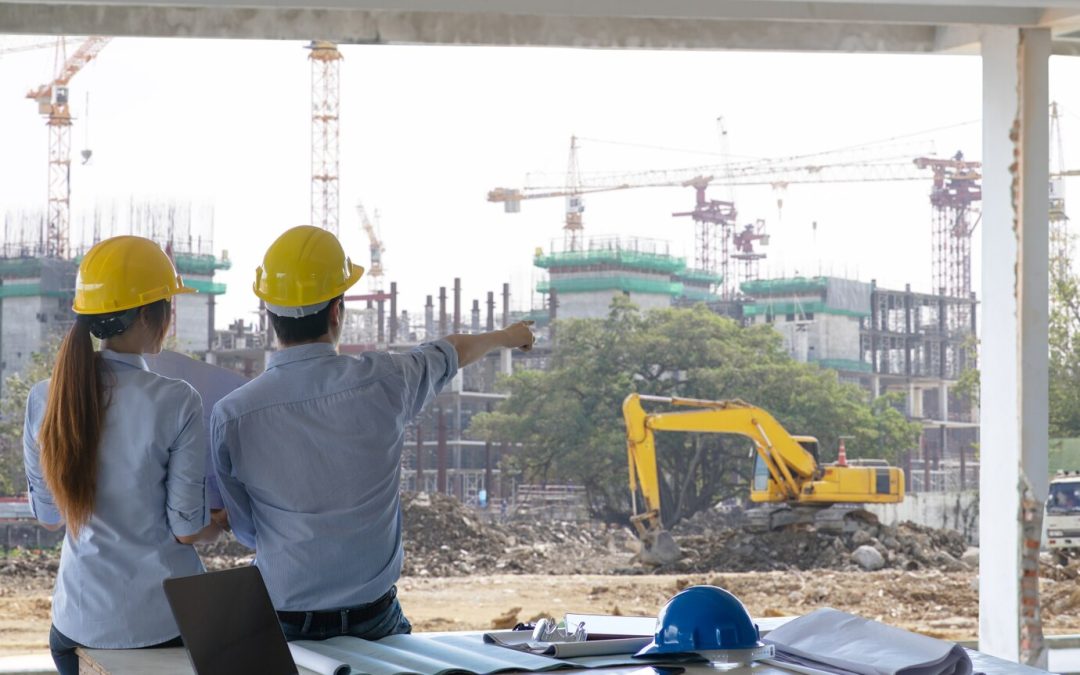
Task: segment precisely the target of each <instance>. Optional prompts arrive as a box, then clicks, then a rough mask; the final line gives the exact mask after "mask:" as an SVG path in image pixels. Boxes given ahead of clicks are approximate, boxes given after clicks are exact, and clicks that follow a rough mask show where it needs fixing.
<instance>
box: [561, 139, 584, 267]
mask: <svg viewBox="0 0 1080 675" xmlns="http://www.w3.org/2000/svg"><path fill="white" fill-rule="evenodd" d="M577 150H578V145H577V136H571V137H570V155H569V157H567V160H566V186H565V191H566V224H565V225H564V226H563V246H564V250H566V251H577V250H580V249H581V245H582V243H583V242H582V236H583V233H582V231H583V230H584V229H585V225H584V223H583V222H582V214H583V213H585V201H584V200H583V199H582V197H581V168H580V167H579V166H578V155H577Z"/></svg>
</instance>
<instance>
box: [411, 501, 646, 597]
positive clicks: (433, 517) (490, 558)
mask: <svg viewBox="0 0 1080 675" xmlns="http://www.w3.org/2000/svg"><path fill="white" fill-rule="evenodd" d="M401 511H402V519H403V520H404V530H405V532H404V538H405V570H404V574H405V575H406V576H420V577H426V576H433V577H442V576H463V575H468V574H575V573H577V574H585V573H596V574H600V573H604V572H607V571H609V570H610V569H611V567H612V565H614V564H615V563H616V561H619V560H621V561H623V563H622V564H625V559H626V558H627V557H628V555H629V554H628V553H627V552H626V550H627V549H626V546H627V545H628V544H629V540H630V539H632V537H631V535H630V534H629V532H624V531H621V530H619V529H617V528H616V529H609V528H607V527H605V526H604V525H602V524H596V523H569V522H559V521H537V522H530V523H510V524H499V523H495V522H482V521H481V520H480V518H481V515H480V514H477V513H476V512H475V511H472V510H471V509H469V508H467V507H465V506H464V505H462V504H461V502H459V501H458V500H456V499H454V498H453V497H449V496H446V495H441V494H431V493H405V494H403V495H402V499H401Z"/></svg>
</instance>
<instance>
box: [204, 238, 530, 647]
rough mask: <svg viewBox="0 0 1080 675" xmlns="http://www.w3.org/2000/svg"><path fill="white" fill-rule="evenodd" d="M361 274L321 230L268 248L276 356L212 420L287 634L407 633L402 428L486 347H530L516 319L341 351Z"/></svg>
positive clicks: (261, 278) (241, 535) (224, 480)
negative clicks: (405, 349) (402, 584)
mask: <svg viewBox="0 0 1080 675" xmlns="http://www.w3.org/2000/svg"><path fill="white" fill-rule="evenodd" d="M361 274H363V269H362V268H360V267H359V266H356V265H353V264H352V263H351V262H350V260H349V259H348V258H346V257H345V254H344V251H343V250H342V248H341V244H340V243H338V240H337V238H336V237H334V236H333V235H332V234H330V233H328V232H326V231H325V230H322V229H319V228H316V227H311V226H301V227H295V228H293V229H291V230H289V231H287V232H285V233H284V234H283V235H281V236H280V237H279V238H278V239H277V241H275V242H274V243H273V244H272V245H271V246H270V248H269V249H268V250H267V252H266V255H265V257H264V258H263V264H262V266H261V267H260V268H259V269H258V270H257V271H256V275H255V285H254V290H255V294H256V295H257V296H259V297H260V298H261V299H262V300H263V301H264V302H265V303H266V307H267V309H268V310H269V312H270V317H271V321H272V322H273V326H274V331H275V332H276V334H277V336H278V339H279V340H280V342H281V345H282V347H283V349H281V350H280V351H277V352H275V353H273V354H271V355H270V358H269V360H268V362H267V366H266V372H264V373H263V374H262V375H259V376H258V377H256V378H255V379H254V380H252V381H251V382H249V383H247V384H245V385H244V386H242V387H240V388H239V389H237V390H235V391H234V392H232V393H231V394H229V395H227V396H226V397H225V398H223V399H222V400H221V401H220V402H219V403H218V404H217V405H216V406H215V407H214V412H213V415H212V420H211V446H212V451H213V458H214V468H215V470H216V471H217V474H218V482H219V484H220V488H221V493H222V497H223V499H224V502H225V507H226V509H227V511H228V514H229V520H230V523H231V525H232V528H233V531H234V532H235V533H236V537H237V539H239V540H240V542H241V543H243V544H245V545H246V546H248V547H251V548H254V549H255V550H256V552H257V554H256V565H258V567H259V570H260V571H261V572H262V575H263V578H264V579H265V581H266V586H267V588H268V590H269V591H270V597H271V599H272V600H273V603H274V607H275V609H277V610H278V617H279V619H280V620H281V624H282V628H283V629H284V631H285V635H286V637H287V638H288V639H290V640H297V639H307V640H312V639H314V640H319V639H326V638H330V637H334V636H337V635H353V636H356V637H362V638H367V639H372V640H375V639H378V638H381V637H384V636H386V635H392V634H395V633H408V632H409V631H410V630H411V626H410V624H409V622H408V620H407V619H406V618H405V617H404V615H403V614H402V612H401V607H400V605H399V604H398V601H397V599H396V590H395V586H394V584H395V583H396V582H397V580H398V577H399V576H400V573H401V563H402V556H403V551H402V532H401V505H400V497H399V484H400V478H401V448H402V445H403V443H404V435H405V426H406V424H408V423H409V421H410V420H412V419H413V418H414V417H416V415H418V414H419V413H420V411H421V410H422V409H423V408H424V406H425V405H427V404H428V403H429V402H430V401H431V400H432V399H433V398H435V396H436V395H437V394H438V393H439V391H440V390H441V389H442V388H443V387H444V386H445V385H446V384H447V383H448V382H450V380H451V379H452V378H453V377H454V375H455V374H456V373H457V370H458V368H459V367H460V366H465V365H468V364H470V363H473V362H474V361H477V360H479V359H480V358H482V357H483V356H484V355H485V354H487V353H488V352H489V351H491V350H492V349H498V348H520V349H525V350H527V349H530V348H531V347H532V345H533V335H532V332H531V330H530V329H529V327H528V324H526V323H518V324H515V325H513V326H510V327H509V328H506V329H504V330H500V331H495V332H492V333H484V334H480V335H450V336H448V337H446V338H444V339H442V340H438V341H435V342H432V343H428V344H424V345H421V346H419V347H417V348H416V349H414V350H412V351H411V352H409V353H406V354H387V353H367V354H364V355H362V356H361V357H360V358H358V359H354V358H350V357H347V356H339V355H338V354H337V353H336V348H335V345H336V344H337V341H338V339H339V338H340V337H341V328H342V324H343V319H344V316H343V312H344V308H343V300H342V296H343V294H344V292H345V291H346V290H348V289H349V288H350V287H351V286H352V285H353V284H355V283H356V282H357V281H359V279H360V276H361Z"/></svg>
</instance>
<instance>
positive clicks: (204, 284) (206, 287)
mask: <svg viewBox="0 0 1080 675" xmlns="http://www.w3.org/2000/svg"><path fill="white" fill-rule="evenodd" d="M184 285H185V286H188V287H190V288H194V289H195V290H197V291H198V292H200V293H207V294H209V295H222V294H223V293H225V284H219V283H216V282H213V281H203V280H202V279H184Z"/></svg>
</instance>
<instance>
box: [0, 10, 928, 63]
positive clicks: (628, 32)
mask: <svg viewBox="0 0 1080 675" xmlns="http://www.w3.org/2000/svg"><path fill="white" fill-rule="evenodd" d="M0 32H3V33H10V34H20V33H22V34H45V35H59V34H69V35H90V34H93V35H111V36H142V37H200V38H241V39H244V38H253V39H285V40H306V39H310V38H311V36H312V35H318V36H320V38H321V39H327V40H333V41H335V42H338V43H341V44H429V45H430V44H434V45H507V46H531V47H595V48H616V49H691V50H697V49H702V50H705V49H730V50H786V51H831V52H896V53H921V52H929V51H932V50H933V49H934V37H935V29H934V27H933V26H929V25H873V24H861V23H852V24H847V23H830V22H816V23H798V22H777V21H710V20H699V19H641V18H601V17H595V18H594V17H571V16H510V15H506V14H501V13H482V14H472V13H453V12H402V11H383V10H363V9H347V10H341V9H308V8H291V9H290V8H271V7H261V8H259V7H254V8H252V7H246V8H239V7H225V6H217V7H179V6H150V5H135V4H127V5H124V4H109V5H93V4H45V3H35V4H31V3H14V2H0Z"/></svg>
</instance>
